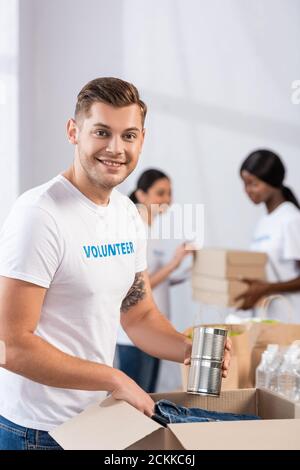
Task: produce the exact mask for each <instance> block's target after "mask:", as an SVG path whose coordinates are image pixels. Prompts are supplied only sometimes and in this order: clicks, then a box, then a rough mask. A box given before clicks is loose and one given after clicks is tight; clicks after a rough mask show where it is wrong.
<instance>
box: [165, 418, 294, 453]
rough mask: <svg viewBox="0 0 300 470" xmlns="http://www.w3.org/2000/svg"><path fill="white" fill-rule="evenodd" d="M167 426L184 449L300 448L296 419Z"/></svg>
mask: <svg viewBox="0 0 300 470" xmlns="http://www.w3.org/2000/svg"><path fill="white" fill-rule="evenodd" d="M168 428H169V429H170V430H171V432H172V433H173V434H174V435H175V437H176V438H177V439H178V441H179V442H180V444H181V445H182V446H183V448H184V449H186V450H201V449H206V450H216V449H220V450H242V449H247V450H248V449H249V450H252V449H253V450H254V449H259V450H260V449H274V450H275V449H276V450H278V449H291V450H292V449H300V420H299V419H279V420H258V421H232V422H228V421H227V422H224V421H223V422H214V423H191V424H169V425H168ZM283 436H289V437H288V439H286V438H284V439H283Z"/></svg>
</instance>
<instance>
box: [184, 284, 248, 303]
mask: <svg viewBox="0 0 300 470" xmlns="http://www.w3.org/2000/svg"><path fill="white" fill-rule="evenodd" d="M237 295H238V294H232V293H222V292H212V291H205V290H201V289H197V288H193V299H194V300H198V301H199V302H203V303H204V304H209V305H218V306H220V307H236V308H239V307H241V305H242V303H243V302H244V300H243V299H241V300H238V301H236V300H235V299H236V297H237Z"/></svg>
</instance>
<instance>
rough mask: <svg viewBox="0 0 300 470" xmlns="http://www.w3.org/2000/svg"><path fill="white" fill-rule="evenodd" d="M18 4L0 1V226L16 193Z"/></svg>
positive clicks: (6, 0) (14, 0)
mask: <svg viewBox="0 0 300 470" xmlns="http://www.w3.org/2000/svg"><path fill="white" fill-rule="evenodd" d="M18 53H19V50H18V1H17V0H0V226H1V225H2V222H3V221H4V219H5V218H6V216H7V214H8V212H9V208H10V206H11V205H12V204H13V201H14V200H15V198H16V197H17V194H18V144H19V141H18V138H19V135H18V119H17V116H18Z"/></svg>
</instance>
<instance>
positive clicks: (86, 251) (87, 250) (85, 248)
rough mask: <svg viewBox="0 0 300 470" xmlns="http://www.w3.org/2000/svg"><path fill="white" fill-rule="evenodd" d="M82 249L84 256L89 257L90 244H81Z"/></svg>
mask: <svg viewBox="0 0 300 470" xmlns="http://www.w3.org/2000/svg"><path fill="white" fill-rule="evenodd" d="M83 249H84V251H85V256H86V257H87V258H89V257H90V256H91V247H90V246H83Z"/></svg>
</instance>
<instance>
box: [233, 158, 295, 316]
mask: <svg viewBox="0 0 300 470" xmlns="http://www.w3.org/2000/svg"><path fill="white" fill-rule="evenodd" d="M240 175H241V178H242V180H243V182H244V185H245V191H246V193H247V195H248V196H249V198H250V200H251V201H252V202H253V203H254V204H264V206H265V209H266V213H265V215H264V216H263V217H262V218H261V220H260V221H259V223H258V225H257V227H256V229H255V231H254V236H253V240H252V243H251V250H253V251H262V252H265V253H267V255H268V258H269V260H268V265H267V281H253V280H252V281H251V280H248V281H247V283H248V285H249V289H248V290H247V291H246V293H245V294H243V295H241V296H239V297H238V299H243V301H244V303H243V306H242V308H243V309H249V308H252V307H253V306H254V305H255V304H256V303H257V301H258V300H260V299H261V298H262V297H265V296H270V295H274V294H283V295H284V296H286V298H287V299H288V300H289V303H290V305H291V307H292V310H293V318H292V319H291V320H292V321H295V322H297V323H298V322H300V206H299V202H298V200H297V198H296V196H295V194H294V193H293V192H292V190H291V189H290V188H288V187H287V186H285V185H284V178H285V167H284V164H283V162H282V160H281V159H280V157H279V156H278V155H277V154H276V153H274V152H272V151H270V150H265V149H261V150H256V151H255V152H252V153H251V154H250V155H249V156H248V157H247V158H246V160H245V161H244V162H243V164H242V166H241V168H240ZM286 309H287V306H286V305H284V304H283V303H282V302H280V303H279V302H277V301H276V302H274V305H272V306H271V309H270V316H271V317H272V318H276V317H277V318H278V319H281V320H286V321H287V320H288V318H287V315H286ZM280 311H281V312H280ZM284 312H285V313H284Z"/></svg>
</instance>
